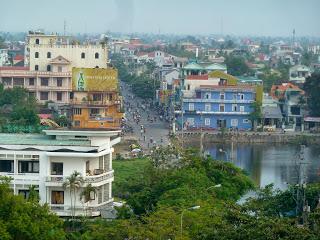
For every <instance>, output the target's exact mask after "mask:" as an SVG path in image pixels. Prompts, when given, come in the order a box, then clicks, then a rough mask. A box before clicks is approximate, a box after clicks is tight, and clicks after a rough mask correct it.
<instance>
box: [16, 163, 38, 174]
mask: <svg viewBox="0 0 320 240" xmlns="http://www.w3.org/2000/svg"><path fill="white" fill-rule="evenodd" d="M18 167H19V173H39V161H19V162H18Z"/></svg>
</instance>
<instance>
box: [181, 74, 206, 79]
mask: <svg viewBox="0 0 320 240" xmlns="http://www.w3.org/2000/svg"><path fill="white" fill-rule="evenodd" d="M186 79H187V80H208V74H204V75H188V76H187V77H186Z"/></svg>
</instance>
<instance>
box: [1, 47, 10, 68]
mask: <svg viewBox="0 0 320 240" xmlns="http://www.w3.org/2000/svg"><path fill="white" fill-rule="evenodd" d="M5 65H9V56H8V49H0V66H5Z"/></svg>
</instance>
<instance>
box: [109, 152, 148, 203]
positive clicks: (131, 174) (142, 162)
mask: <svg viewBox="0 0 320 240" xmlns="http://www.w3.org/2000/svg"><path fill="white" fill-rule="evenodd" d="M149 164H150V160H149V159H148V158H134V159H129V160H127V159H126V160H113V164H112V165H113V169H114V182H113V187H112V189H113V195H114V196H115V197H120V198H121V197H123V196H124V195H125V194H126V188H127V187H128V186H129V185H130V183H131V182H133V181H134V180H135V179H139V178H141V177H142V176H143V174H144V169H145V168H146V167H147V166H148V165H149Z"/></svg>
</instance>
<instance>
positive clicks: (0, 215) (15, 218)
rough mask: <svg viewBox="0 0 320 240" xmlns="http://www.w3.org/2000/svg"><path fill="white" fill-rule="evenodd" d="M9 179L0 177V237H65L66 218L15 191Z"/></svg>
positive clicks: (47, 239)
mask: <svg viewBox="0 0 320 240" xmlns="http://www.w3.org/2000/svg"><path fill="white" fill-rule="evenodd" d="M10 181H11V179H9V178H6V177H0V202H1V204H0V239H10V240H15V239H16V240H20V239H23V240H34V239H36V240H37V239H39V240H40V239H41V240H55V239H61V240H62V239H65V233H64V231H63V228H62V226H63V221H62V220H61V219H59V217H58V216H56V215H55V214H53V213H52V212H51V211H50V210H49V208H48V206H47V205H43V206H42V205H40V204H39V203H38V202H37V201H26V200H25V199H23V197H22V196H20V195H14V194H13V192H12V191H11V189H10V188H9V183H10Z"/></svg>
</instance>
